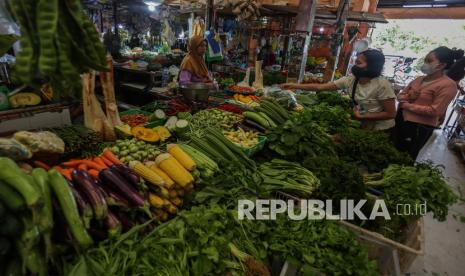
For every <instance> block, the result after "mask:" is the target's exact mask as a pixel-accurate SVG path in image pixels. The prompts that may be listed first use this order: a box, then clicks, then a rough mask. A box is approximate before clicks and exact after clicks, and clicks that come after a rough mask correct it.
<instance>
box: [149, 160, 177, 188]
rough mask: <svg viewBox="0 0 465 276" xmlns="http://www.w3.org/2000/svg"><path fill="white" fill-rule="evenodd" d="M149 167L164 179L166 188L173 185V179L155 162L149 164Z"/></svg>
mask: <svg viewBox="0 0 465 276" xmlns="http://www.w3.org/2000/svg"><path fill="white" fill-rule="evenodd" d="M149 168H150V169H151V170H152V171H154V172H155V173H156V174H158V175H159V176H160V177H161V178H163V180H164V181H165V187H166V188H167V189H171V188H172V187H173V184H174V181H173V179H171V178H170V177H169V176H168V175H167V174H166V173H165V172H164V171H162V170H161V169H160V168H159V167H157V165H156V164H155V163H153V165H151V166H149Z"/></svg>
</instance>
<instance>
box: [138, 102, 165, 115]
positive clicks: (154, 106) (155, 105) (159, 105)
mask: <svg viewBox="0 0 465 276" xmlns="http://www.w3.org/2000/svg"><path fill="white" fill-rule="evenodd" d="M158 109H161V110H166V109H168V104H167V103H165V102H162V101H153V102H151V103H148V104H146V105H144V106H142V107H141V108H140V110H142V111H145V112H150V113H152V112H155V110H158Z"/></svg>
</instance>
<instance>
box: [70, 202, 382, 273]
mask: <svg viewBox="0 0 465 276" xmlns="http://www.w3.org/2000/svg"><path fill="white" fill-rule="evenodd" d="M144 227H145V226H144V225H141V226H137V227H135V228H133V229H132V230H131V231H130V232H128V233H127V234H126V235H124V236H121V237H120V238H119V239H115V240H108V241H106V242H104V243H101V244H100V245H99V247H98V248H94V249H91V250H89V251H87V252H86V253H85V254H84V255H83V256H78V257H76V258H75V259H74V261H73V264H74V265H73V266H67V267H69V271H63V274H67V275H77V273H78V272H80V273H82V274H84V275H94V274H95V273H97V274H98V273H100V272H101V273H103V272H105V273H110V274H118V275H119V274H121V275H128V274H129V275H147V274H154V275H161V274H162V273H163V275H228V274H232V275H271V273H273V274H275V273H279V271H280V268H281V265H280V264H282V263H283V262H284V261H286V260H288V261H291V262H292V263H293V264H294V265H295V266H296V267H298V270H299V271H300V272H302V273H314V272H315V271H318V272H319V273H325V274H327V275H335V274H338V273H340V272H341V271H344V273H345V274H347V275H351V274H352V275H376V274H377V273H376V265H375V264H374V263H373V262H371V261H369V260H368V254H367V251H366V249H365V248H364V247H362V246H361V245H360V244H359V243H358V242H357V240H356V238H355V236H354V235H353V233H351V232H349V231H348V230H345V229H343V228H341V227H340V226H338V225H337V224H336V223H334V222H329V221H312V220H301V221H289V220H288V219H287V218H285V217H284V216H278V219H277V220H272V221H253V220H237V218H236V212H235V211H230V210H227V209H225V208H222V207H220V206H218V205H212V206H200V207H194V208H192V210H189V211H184V212H181V213H180V214H179V215H178V216H177V217H176V218H174V219H172V220H170V221H169V222H166V223H164V224H163V225H161V226H159V227H157V228H156V229H155V230H153V231H152V232H150V233H149V234H147V235H144V234H142V233H141V232H142V230H144ZM289 233H292V235H289ZM309 233H311V235H310V234H309ZM128 252H130V253H131V254H128ZM275 266H276V268H274V267H275ZM273 268H274V270H271V269H273ZM276 270H277V271H276ZM70 272H71V274H68V273H70Z"/></svg>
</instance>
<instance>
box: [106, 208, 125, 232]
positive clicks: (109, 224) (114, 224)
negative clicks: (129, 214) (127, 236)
mask: <svg viewBox="0 0 465 276" xmlns="http://www.w3.org/2000/svg"><path fill="white" fill-rule="evenodd" d="M105 227H106V228H107V230H108V237H117V236H118V235H120V234H121V228H122V226H121V222H120V221H119V220H118V217H116V215H115V214H113V212H112V211H111V210H108V215H107V217H106V218H105Z"/></svg>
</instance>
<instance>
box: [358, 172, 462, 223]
mask: <svg viewBox="0 0 465 276" xmlns="http://www.w3.org/2000/svg"><path fill="white" fill-rule="evenodd" d="M365 184H366V185H367V186H372V187H376V188H378V189H380V190H381V191H382V192H383V193H382V195H381V198H382V199H384V200H385V202H386V206H387V207H388V209H389V210H390V211H391V212H395V211H396V206H397V204H405V205H410V206H420V204H424V203H426V212H432V213H433V216H434V218H435V219H437V220H439V221H445V220H446V217H447V214H448V210H449V206H450V205H452V204H454V203H456V202H457V200H458V197H457V195H456V194H454V192H453V191H452V190H451V188H450V187H449V185H448V184H447V183H446V181H445V180H444V176H443V175H442V172H441V170H440V169H439V168H438V167H434V166H433V165H432V164H431V163H420V164H416V165H415V166H414V167H404V166H399V165H390V166H389V167H388V168H386V169H385V170H384V171H383V172H382V173H378V174H371V175H368V176H366V177H365ZM411 216H413V217H419V216H420V214H414V215H411ZM407 217H409V216H407Z"/></svg>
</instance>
